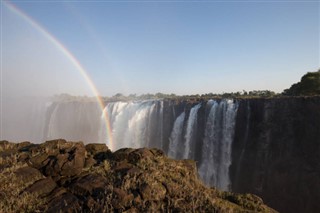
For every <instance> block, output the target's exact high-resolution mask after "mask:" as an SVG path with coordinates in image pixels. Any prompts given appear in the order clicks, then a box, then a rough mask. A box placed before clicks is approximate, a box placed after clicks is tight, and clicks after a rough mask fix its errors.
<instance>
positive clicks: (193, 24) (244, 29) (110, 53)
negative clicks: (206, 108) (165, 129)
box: [1, 0, 320, 96]
mask: <svg viewBox="0 0 320 213" xmlns="http://www.w3.org/2000/svg"><path fill="white" fill-rule="evenodd" d="M12 8H14V9H12ZM17 11H18V12H17ZM319 39H320V3H319V1H121V0H120V1H72V0H71V1H70V0H69V1H37V0H33V1H28V0H26V1H6V3H5V2H3V1H1V62H2V63H1V83H2V85H1V90H2V95H3V96H6V95H7V96H12V95H28V94H29V95H40V96H43V95H53V94H59V93H69V94H72V95H96V93H95V92H94V91H93V90H94V89H92V85H93V87H95V88H96V90H97V91H98V92H99V94H100V95H103V96H112V95H114V94H116V93H123V94H125V95H129V94H145V93H157V92H161V93H169V94H171V93H175V94H177V95H186V94H204V93H211V92H212V93H222V92H237V91H243V90H246V91H250V90H272V91H275V92H282V91H283V90H284V89H286V88H289V87H290V86H291V85H292V84H293V83H296V82H298V81H299V80H300V78H301V76H302V75H304V74H305V73H306V72H310V71H316V70H318V69H319V68H320V42H319ZM53 40H54V41H53ZM59 45H60V46H59ZM62 47H63V48H62ZM68 54H69V57H67V55H68ZM70 55H71V56H70ZM72 60H73V61H72ZM75 61H76V62H77V63H78V62H79V63H78V65H79V64H81V68H80V69H83V70H82V71H84V72H85V74H84V73H83V72H82V73H81V71H79V66H76V65H75ZM88 79H91V82H90V80H88Z"/></svg>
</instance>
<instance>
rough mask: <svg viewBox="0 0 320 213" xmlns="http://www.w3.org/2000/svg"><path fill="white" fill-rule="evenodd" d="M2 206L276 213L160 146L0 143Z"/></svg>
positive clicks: (18, 208)
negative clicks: (207, 178) (221, 187)
mask: <svg viewBox="0 0 320 213" xmlns="http://www.w3.org/2000/svg"><path fill="white" fill-rule="evenodd" d="M0 182H1V185H0V198H1V199H0V212H17V211H22V212H35V211H40V212H43V211H45V212H57V211H62V212H150V211H153V212H154V211H157V212H158V211H160V212H275V211H274V210H273V209H271V208H269V207H267V206H265V205H264V204H263V201H262V199H261V198H259V197H257V196H255V195H252V194H235V193H231V192H221V191H218V190H216V189H215V188H207V187H205V186H204V185H203V184H202V183H201V181H199V179H198V175H197V171H196V164H195V162H194V161H192V160H173V159H170V158H167V157H166V156H165V155H164V153H163V152H162V151H161V150H158V149H146V148H141V149H120V150H118V151H116V152H114V153H112V152H111V151H110V150H109V149H108V148H107V147H106V146H105V145H103V144H89V145H86V146H84V145H83V143H81V142H77V143H72V142H67V141H65V140H54V141H47V142H45V143H43V144H31V143H20V144H14V143H9V142H7V141H1V142H0Z"/></svg>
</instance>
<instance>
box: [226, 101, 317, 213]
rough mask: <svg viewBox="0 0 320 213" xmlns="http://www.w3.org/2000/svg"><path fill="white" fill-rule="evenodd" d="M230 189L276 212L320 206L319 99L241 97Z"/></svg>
mask: <svg viewBox="0 0 320 213" xmlns="http://www.w3.org/2000/svg"><path fill="white" fill-rule="evenodd" d="M232 159H233V162H232V165H231V168H230V177H231V182H232V190H233V191H236V192H250V193H254V194H257V195H259V196H261V197H262V198H263V199H264V201H265V202H266V203H267V204H268V205H270V206H272V207H273V208H275V209H277V210H278V211H280V212H319V210H320V203H319V202H318V201H319V200H320V179H319V177H320V98H319V97H299V98H278V99H277V98H273V99H247V100H240V105H239V109H238V115H237V121H236V131H235V138H234V142H233V148H232Z"/></svg>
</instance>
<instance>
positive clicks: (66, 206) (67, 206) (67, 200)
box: [46, 192, 82, 213]
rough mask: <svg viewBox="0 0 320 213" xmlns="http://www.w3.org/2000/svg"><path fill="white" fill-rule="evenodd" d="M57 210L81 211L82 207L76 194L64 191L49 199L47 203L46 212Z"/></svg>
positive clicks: (69, 212) (53, 212)
mask: <svg viewBox="0 0 320 213" xmlns="http://www.w3.org/2000/svg"><path fill="white" fill-rule="evenodd" d="M57 211H60V212H67V213H73V212H82V207H81V204H80V202H79V200H78V198H77V197H76V196H74V195H73V194H71V193H69V192H66V193H64V194H62V195H60V196H58V197H56V198H54V199H53V200H51V201H50V202H49V203H48V205H47V209H46V212H48V213H51V212H52V213H55V212H57Z"/></svg>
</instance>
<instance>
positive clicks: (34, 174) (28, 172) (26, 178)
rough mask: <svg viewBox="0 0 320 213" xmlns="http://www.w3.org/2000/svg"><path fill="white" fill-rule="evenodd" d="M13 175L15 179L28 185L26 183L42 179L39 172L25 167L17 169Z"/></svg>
mask: <svg viewBox="0 0 320 213" xmlns="http://www.w3.org/2000/svg"><path fill="white" fill-rule="evenodd" d="M14 174H15V175H16V177H17V178H18V179H20V180H21V181H23V182H25V183H28V182H34V181H36V180H39V179H40V178H42V177H43V175H42V174H41V172H40V171H39V170H37V169H35V168H32V167H29V166H26V167H22V168H19V169H17V170H16V171H15V172H14Z"/></svg>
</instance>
